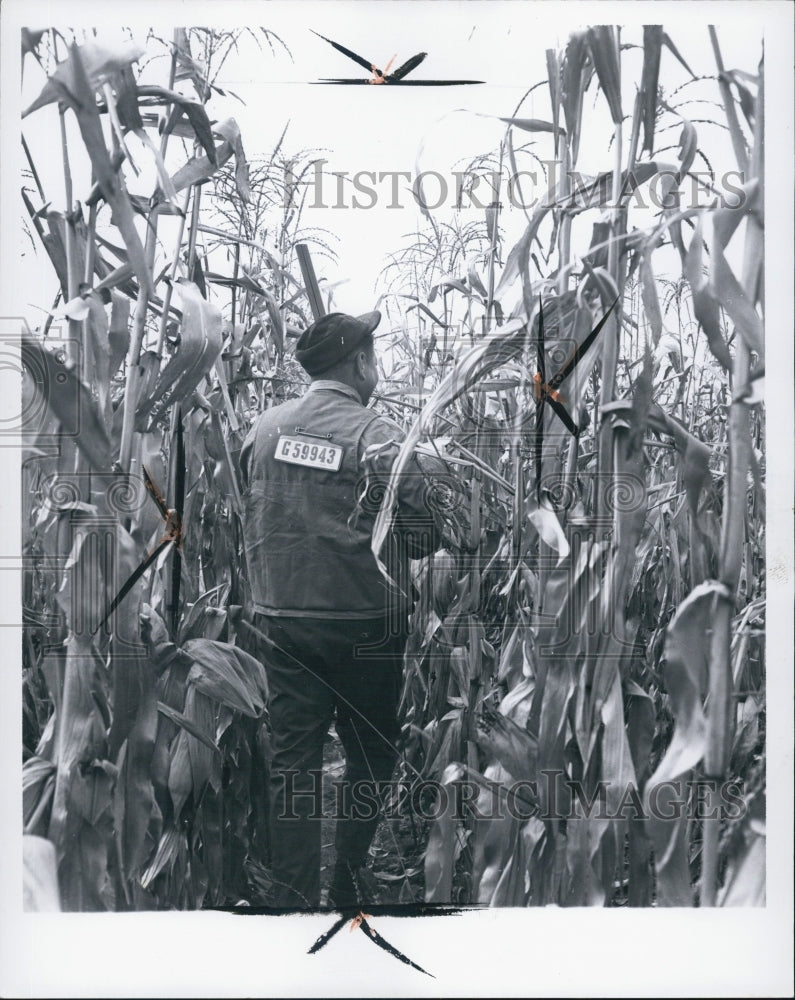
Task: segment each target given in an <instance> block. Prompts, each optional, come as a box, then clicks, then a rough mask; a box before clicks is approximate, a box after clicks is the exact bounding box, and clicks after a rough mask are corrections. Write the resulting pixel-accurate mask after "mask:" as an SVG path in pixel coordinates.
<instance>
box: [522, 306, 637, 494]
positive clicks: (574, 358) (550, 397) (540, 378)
mask: <svg viewBox="0 0 795 1000" xmlns="http://www.w3.org/2000/svg"><path fill="white" fill-rule="evenodd" d="M617 302H618V297H616V298H615V299H614V301H613V304H612V305H611V306H610V308H609V309H608V310H607V312H606V313H605V314H604V316H603V317H602V318H601V319H600V320H599V322H598V323H597V324H596V326H595V327H594V328H593V330H591V332H590V333H589V334H588V336H587V337H586V338H585V340H583V342H582V343H581V344H580V345H579V346H578V347H577V348H576V349H575V350H574V353H573V354H572V355H571V357H570V358H569V359H568V361H566V362H565V364H563V366H562V367H561V368H560V371H558V372H557V374H555V375H553V376H552V378H551V379H550V380H549V382H547V376H546V358H545V357H544V308H543V305H542V303H541V299H540V298H539V300H538V341H537V346H538V372H537V373H536V375H535V379H534V381H535V393H536V431H535V457H536V495H537V496H538V499H539V500H540V498H541V453H542V450H543V446H544V407H545V406H546V405H547V404H549V406H550V407H551V408H552V411H553V413H555V415H556V416H557V417H558V419H559V420H560V421H561V423H562V424H563V425H564V427H565V428H566V430H567V431H569V433H570V434H573V435H574V437H579V434H580V427H579V426H578V425H577V424H576V423H575V422H574V420H572V418H571V415H570V413H569V411H568V410H567V409H566V408H565V406H564V405H563V404H564V403H565V401H566V400H565V397H564V396H562V395H561V394H560V393H559V392H558V389H559V388H560V386H561V385H562V384H563V383H564V382H565V381H566V379H567V378H568V377H569V375H571V373H572V372H573V371H574V369H575V368H576V367H577V365H578V364H579V363H580V361H581V360H582V359H583V357H584V356H585V354H586V352H587V351H588V348H589V347H590V346H591V344H593V342H594V341H595V340H596V338H597V337H598V336H599V331H600V330H601V329H602V327H603V326H604V325H605V323H606V322H607V319H608V317H609V315H610V313H611V312H612V311H613V309H615V306H616V303H617Z"/></svg>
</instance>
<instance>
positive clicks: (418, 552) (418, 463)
mask: <svg viewBox="0 0 795 1000" xmlns="http://www.w3.org/2000/svg"><path fill="white" fill-rule="evenodd" d="M404 438H405V434H404V433H403V430H402V428H401V427H400V426H399V425H398V424H396V423H394V421H392V420H389V419H388V418H386V417H380V416H379V418H378V419H377V420H374V421H373V422H372V423H371V424H370V425H369V426H368V427H367V428H366V429H365V432H364V434H363V435H362V442H361V443H362V456H361V461H362V466H363V468H364V471H365V475H366V477H367V479H368V487H367V489H368V492H369V493H370V494H371V496H372V497H373V499H374V500H375V501H376V502H378V503H379V505H380V499H381V496H382V492H381V491H382V490H383V487H384V485H385V483H386V482H387V480H388V479H389V475H390V473H391V471H392V466H393V464H394V462H395V459H396V458H397V455H398V452H399V450H400V445H401V443H402V441H403V440H404ZM444 471H445V469H444V466H443V464H442V463H441V462H439V461H438V460H434V459H431V458H429V457H428V456H425V455H423V456H422V458H421V460H420V459H419V458H418V456H417V455H412V456H411V458H410V459H409V461H408V463H407V465H406V468H405V469H404V470H403V472H402V473H401V475H400V478H399V480H398V482H397V483H396V484H395V486H396V490H397V509H396V511H395V521H394V527H395V530H396V532H397V533H398V535H399V536H400V538H401V539H402V540H403V541H404V543H405V545H406V547H407V549H408V554H409V556H410V557H411V558H412V559H419V558H421V557H422V556H426V555H430V554H431V553H432V552H436V550H437V549H439V548H441V546H442V538H441V531H440V525H439V523H438V519H437V513H436V509H435V505H434V481H435V478H436V477H437V476H438V475H439V474H440V473H444Z"/></svg>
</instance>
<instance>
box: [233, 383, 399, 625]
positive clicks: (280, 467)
mask: <svg viewBox="0 0 795 1000" xmlns="http://www.w3.org/2000/svg"><path fill="white" fill-rule="evenodd" d="M400 436H401V435H400V430H399V428H397V427H396V426H395V425H392V423H391V421H388V420H386V419H385V418H383V417H381V416H379V415H378V414H377V413H375V412H374V411H372V410H368V409H367V408H366V407H364V406H363V405H362V403H361V401H360V400H359V399H358V398H357V397H356V393H355V392H354V391H353V390H352V389H350V388H349V387H348V386H345V385H342V384H341V383H339V382H334V381H322V380H319V381H315V382H314V383H313V384H312V386H311V387H310V389H309V390H308V391H307V392H306V394H305V395H304V396H303V397H301V398H300V399H295V400H290V401H288V402H286V403H283V404H282V405H280V406H278V407H274V408H273V409H271V410H268V411H266V412H265V413H264V414H262V415H261V416H260V417H259V418H258V420H257V422H256V423H255V425H254V427H253V428H252V430H251V432H250V433H249V435H248V437H247V438H246V441H245V443H244V445H243V451H242V453H241V467H242V469H243V475H244V480H245V482H246V484H247V489H246V493H245V501H246V517H245V526H246V537H245V541H246V552H247V556H248V562H249V573H250V579H251V585H252V596H253V601H254V606H255V610H257V611H259V612H262V613H265V614H271V615H284V616H296V617H312V616H317V617H328V618H340V619H346V618H352V619H355V618H368V617H373V616H375V615H380V614H386V613H387V612H388V610H389V608H390V606H391V607H392V608H393V609H394V608H395V605H396V603H397V604H400V603H405V598H401V595H400V594H399V593H398V592H397V591H395V590H394V589H393V588H392V589H391V588H390V587H389V586H388V584H387V582H386V580H385V578H384V576H383V574H382V573H381V572H380V571H379V569H378V566H377V563H376V560H375V557H374V556H373V554H372V551H371V549H370V544H371V535H372V526H373V521H374V516H375V513H376V510H377V504H376V503H374V502H373V501H372V500H371V499H370V497H371V496H372V494H373V493H374V485H375V484H374V481H373V475H372V470H371V475H370V480H369V482H368V478H367V475H366V470H365V466H364V464H363V462H362V456H363V452H364V450H365V447H366V446H367V445H368V444H371V443H373V442H378V443H381V442H388V441H389V440H390V439H391V440H393V441H395V444H396V445H397V442H398V440H399V438H400ZM393 453H394V452H393ZM368 487H369V488H368Z"/></svg>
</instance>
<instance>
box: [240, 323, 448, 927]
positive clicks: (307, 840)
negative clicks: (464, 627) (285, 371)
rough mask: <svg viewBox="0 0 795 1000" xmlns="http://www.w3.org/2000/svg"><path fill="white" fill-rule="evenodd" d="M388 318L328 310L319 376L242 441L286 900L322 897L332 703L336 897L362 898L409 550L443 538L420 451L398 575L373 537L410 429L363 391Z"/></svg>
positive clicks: (397, 530) (310, 344)
mask: <svg viewBox="0 0 795 1000" xmlns="http://www.w3.org/2000/svg"><path fill="white" fill-rule="evenodd" d="M380 319H381V315H380V313H378V312H372V313H368V314H366V315H364V316H360V317H358V318H354V317H353V316H348V315H345V314H343V313H331V314H329V315H327V316H324V317H322V318H321V319H319V320H318V321H317V322H316V323H314V324H313V325H312V326H310V327H309V328H308V329H307V330H306V331H305V332H304V334H303V335H302V336H301V338H300V340H299V341H298V344H297V347H296V352H295V356H296V358H297V360H298V361H299V362H300V364H301V365H302V366H303V368H304V369H305V370H306V372H307V374H308V375H309V376H310V377H311V380H312V381H311V385H310V387H309V389H308V390H307V392H306V393H305V394H304V396H302V397H301V398H300V399H293V400H289V401H288V402H285V403H283V404H281V405H280V406H277V407H273V408H271V409H269V410H267V411H266V412H265V413H263V414H261V415H260V416H259V417H258V418H257V420H256V421H255V423H254V426H253V427H252V429H251V431H250V432H249V435H248V437H247V438H246V441H245V442H244V444H243V449H242V452H241V458H240V461H241V469H242V473H243V479H244V485H245V489H246V511H245V544H246V552H247V559H248V565H249V576H250V581H251V588H252V598H253V602H254V611H255V612H256V619H255V624H256V627H257V628H258V629H259V630H260V631H261V632H262V633H263V634H264V635H265V636H266V637H267V639H268V645H267V648H265V649H264V650H263V656H264V659H265V664H266V669H267V673H268V680H269V685H270V703H269V708H270V719H271V728H272V747H273V760H272V768H271V783H272V788H271V831H272V836H271V841H272V869H273V876H274V882H275V884H276V887H277V901H276V902H277V905H282V906H292V907H298V908H307V907H315V906H317V905H318V904H319V899H320V848H321V845H320V829H321V824H320V815H321V812H322V808H321V806H322V801H321V773H322V759H323V743H324V740H325V738H326V735H327V733H328V728H329V725H330V723H331V720H332V717H333V716H334V713H335V711H336V729H337V733H338V734H339V737H340V740H341V741H342V744H343V748H344V751H345V756H346V765H347V766H346V772H345V779H344V782H343V784H342V791H343V793H344V794H342V795H341V796H338V797H337V802H338V803H339V804H340V806H341V817H340V818H338V821H337V829H336V837H335V846H336V855H337V857H336V865H335V870H334V876H333V880H332V884H331V887H330V890H329V903H330V904H333V905H335V906H354V905H357V903H358V902H359V901H360V900H359V893H358V878H357V873H358V871H359V870H360V869H361V868H362V867H363V866H364V864H365V861H366V857H367V851H368V848H369V846H370V843H371V841H372V838H373V835H374V833H375V829H376V826H377V825H378V808H379V803H380V797H381V795H382V794H383V792H384V785H383V783H385V782H388V781H389V779H390V777H391V774H392V770H393V767H394V764H395V760H396V757H397V753H396V749H395V744H396V741H397V737H398V732H399V727H398V722H397V708H398V699H399V696H400V688H401V679H402V660H403V650H404V646H405V640H406V630H407V617H408V614H409V612H410V607H411V596H410V595H411V584H410V580H409V578H408V572H407V570H408V560H409V558H417V557H420V556H423V555H426V554H429V553H430V552H433V551H434V550H435V549H436V548H437V547H438V545H439V544H440V543H439V540H438V535H437V532H436V528H435V525H434V522H433V516H432V513H431V510H430V505H429V504H428V503H427V502H426V497H427V495H428V494H427V488H426V482H425V480H424V478H423V476H422V473H421V471H420V469H419V466H418V465H417V463H416V460H415V462H414V463H413V464H412V466H411V468H410V470H409V473H408V475H406V476H404V477H402V479H401V484H400V488H399V490H398V493H397V510H396V517H395V522H394V528H393V531H392V532H391V535H390V538H389V540H388V543H387V545H386V546H385V549H384V553H383V557H382V558H383V559H384V562H385V565H386V567H387V569H388V576H389V579H387V578H386V577H385V575H384V574H383V573H382V572H381V571H380V569H379V567H378V564H377V562H376V559H375V557H374V555H373V552H372V550H371V541H372V529H373V524H374V520H375V515H376V513H377V511H378V508H379V506H380V500H381V497H382V496H383V490H384V487H385V482H386V477H387V476H388V473H389V469H390V468H391V465H392V463H393V461H394V458H395V455H396V454H397V450H398V447H399V443H400V440H401V439H402V437H403V434H402V431H401V429H400V427H399V426H398V425H397V424H395V423H393V422H392V421H391V420H389V419H387V418H385V417H383V416H380V415H379V414H377V413H376V412H374V411H373V410H371V409H368V408H367V405H366V404H367V403H368V401H369V400H370V398H371V396H372V393H373V390H374V389H375V387H376V385H377V382H378V371H377V367H376V355H375V347H374V342H373V331H374V330H375V328H376V327H377V326H378V323H379V322H380Z"/></svg>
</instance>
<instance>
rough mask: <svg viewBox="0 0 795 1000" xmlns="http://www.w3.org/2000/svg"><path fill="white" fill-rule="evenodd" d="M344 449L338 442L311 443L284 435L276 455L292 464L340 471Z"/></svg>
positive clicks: (277, 445)
mask: <svg viewBox="0 0 795 1000" xmlns="http://www.w3.org/2000/svg"><path fill="white" fill-rule="evenodd" d="M342 451H343V449H342V447H341V446H340V445H338V444H310V443H309V442H308V441H301V440H299V439H298V438H292V437H285V436H284V435H282V436H281V437H280V438H279V440H278V442H277V444H276V455H275V456H274V457H275V458H276V459H277V460H278V461H279V462H289V463H290V464H291V465H305V466H307V467H308V468H310V469H325V470H326V471H327V472H339V468H340V465H341V464H342Z"/></svg>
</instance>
